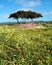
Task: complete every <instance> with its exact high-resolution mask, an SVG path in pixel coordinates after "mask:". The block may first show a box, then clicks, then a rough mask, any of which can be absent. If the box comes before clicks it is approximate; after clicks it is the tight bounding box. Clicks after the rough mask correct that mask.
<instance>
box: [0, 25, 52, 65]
mask: <svg viewBox="0 0 52 65" xmlns="http://www.w3.org/2000/svg"><path fill="white" fill-rule="evenodd" d="M39 26H40V25H39ZM43 26H44V27H45V28H41V27H40V28H38V27H36V28H17V27H16V26H15V25H12V26H9V25H0V65H52V24H46V25H45V24H44V25H43Z"/></svg>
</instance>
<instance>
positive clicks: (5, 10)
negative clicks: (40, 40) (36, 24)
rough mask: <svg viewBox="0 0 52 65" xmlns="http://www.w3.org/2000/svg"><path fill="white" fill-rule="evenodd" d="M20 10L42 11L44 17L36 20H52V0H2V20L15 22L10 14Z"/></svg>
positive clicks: (0, 12)
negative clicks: (10, 17)
mask: <svg viewBox="0 0 52 65" xmlns="http://www.w3.org/2000/svg"><path fill="white" fill-rule="evenodd" d="M19 10H32V11H36V12H40V13H41V14H42V15H43V18H38V19H35V20H44V21H47V20H52V0H0V22H10V21H11V22H13V21H16V20H15V19H8V16H9V15H10V14H11V13H13V12H16V11H19Z"/></svg>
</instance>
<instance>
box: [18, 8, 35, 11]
mask: <svg viewBox="0 0 52 65" xmlns="http://www.w3.org/2000/svg"><path fill="white" fill-rule="evenodd" d="M19 10H24V11H28V10H29V11H30V10H32V11H34V9H33V8H20V9H18V11H19Z"/></svg>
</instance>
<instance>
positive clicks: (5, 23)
mask: <svg viewBox="0 0 52 65" xmlns="http://www.w3.org/2000/svg"><path fill="white" fill-rule="evenodd" d="M27 23H32V22H27ZM33 23H37V24H38V23H40V24H41V23H50V24H52V21H34V22H33ZM7 24H8V25H12V24H26V22H20V23H18V22H2V23H0V25H7Z"/></svg>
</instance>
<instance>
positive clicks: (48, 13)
mask: <svg viewBox="0 0 52 65" xmlns="http://www.w3.org/2000/svg"><path fill="white" fill-rule="evenodd" d="M43 14H44V15H52V11H49V12H44V13H43Z"/></svg>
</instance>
